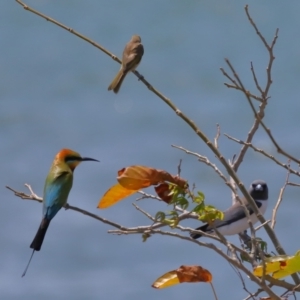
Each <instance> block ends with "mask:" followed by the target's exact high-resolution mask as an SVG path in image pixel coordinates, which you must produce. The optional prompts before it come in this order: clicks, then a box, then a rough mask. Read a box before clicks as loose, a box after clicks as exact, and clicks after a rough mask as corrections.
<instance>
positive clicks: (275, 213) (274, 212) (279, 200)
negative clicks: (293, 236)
mask: <svg viewBox="0 0 300 300" xmlns="http://www.w3.org/2000/svg"><path fill="white" fill-rule="evenodd" d="M289 164H290V161H288V163H287V165H288V166H289ZM290 174H291V172H290V170H288V171H287V174H286V179H285V183H284V185H283V187H282V188H281V189H280V193H279V197H278V200H277V203H276V205H275V207H274V209H273V214H272V223H271V228H273V229H274V227H275V224H276V216H277V211H278V208H279V206H280V204H281V202H282V199H283V193H284V191H285V189H286V187H287V185H288V182H289V178H290Z"/></svg>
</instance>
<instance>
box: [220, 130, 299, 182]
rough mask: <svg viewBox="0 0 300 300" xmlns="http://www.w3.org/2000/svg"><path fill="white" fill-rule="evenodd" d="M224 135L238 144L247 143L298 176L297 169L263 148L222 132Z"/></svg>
mask: <svg viewBox="0 0 300 300" xmlns="http://www.w3.org/2000/svg"><path fill="white" fill-rule="evenodd" d="M224 135H225V136H226V137H227V138H228V139H230V140H232V141H234V142H236V143H239V144H242V145H248V146H249V147H250V148H252V149H253V150H254V151H255V152H258V153H260V154H263V155H264V156H266V157H267V158H269V159H271V160H272V161H274V162H275V163H276V164H277V165H279V166H281V167H283V168H284V169H286V170H288V171H289V172H290V173H292V174H295V175H297V176H300V172H299V171H296V170H294V169H291V168H290V166H288V165H287V164H285V163H282V162H280V161H279V160H277V159H276V158H275V157H274V156H273V155H271V154H269V153H267V152H265V151H264V150H262V149H259V148H257V147H255V146H254V145H253V144H252V143H246V142H244V141H242V140H239V139H237V138H234V137H232V136H230V135H229V134H227V133H224Z"/></svg>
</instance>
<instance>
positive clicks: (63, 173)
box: [22, 149, 98, 277]
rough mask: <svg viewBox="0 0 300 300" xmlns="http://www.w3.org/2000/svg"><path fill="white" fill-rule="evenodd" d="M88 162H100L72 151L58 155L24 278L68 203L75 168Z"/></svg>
mask: <svg viewBox="0 0 300 300" xmlns="http://www.w3.org/2000/svg"><path fill="white" fill-rule="evenodd" d="M88 160H90V161H98V160H96V159H93V158H88V157H81V156H80V154H79V153H77V152H75V151H72V150H70V149H62V150H61V151H59V152H58V153H57V154H56V156H55V158H54V161H53V163H52V166H51V168H50V171H49V173H48V176H47V178H46V181H45V185H44V196H43V218H42V222H41V224H40V227H39V229H38V231H37V233H36V235H35V237H34V239H33V241H32V243H31V245H30V248H32V249H33V251H32V254H31V257H30V259H29V262H28V264H27V266H26V269H25V271H24V273H23V275H22V277H23V276H25V274H26V272H27V269H28V267H29V264H30V262H31V259H32V256H33V254H34V251H40V249H41V246H42V244H43V241H44V237H45V234H46V232H47V229H48V227H49V224H50V222H51V220H52V219H53V218H54V216H55V215H56V214H57V213H58V211H59V210H60V209H61V208H62V207H63V206H64V205H65V204H66V203H67V199H68V195H69V192H70V190H71V188H72V184H73V172H74V170H75V168H76V167H77V166H78V165H79V164H80V163H81V162H82V161H88Z"/></svg>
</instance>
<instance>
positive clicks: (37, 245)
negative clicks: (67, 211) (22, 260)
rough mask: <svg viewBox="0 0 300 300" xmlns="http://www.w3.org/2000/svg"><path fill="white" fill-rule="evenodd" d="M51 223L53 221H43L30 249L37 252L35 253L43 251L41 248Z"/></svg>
mask: <svg viewBox="0 0 300 300" xmlns="http://www.w3.org/2000/svg"><path fill="white" fill-rule="evenodd" d="M50 221H51V220H47V219H45V218H44V219H43V220H42V222H41V225H40V227H39V229H38V231H37V233H36V235H35V237H34V239H33V241H32V243H31V245H30V248H32V249H33V250H35V251H40V250H41V247H42V244H43V241H44V237H45V234H46V232H47V229H48V226H49V224H50Z"/></svg>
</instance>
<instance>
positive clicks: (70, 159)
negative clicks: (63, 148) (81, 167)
mask: <svg viewBox="0 0 300 300" xmlns="http://www.w3.org/2000/svg"><path fill="white" fill-rule="evenodd" d="M68 161H81V157H78V156H67V157H66V158H65V162H68Z"/></svg>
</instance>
